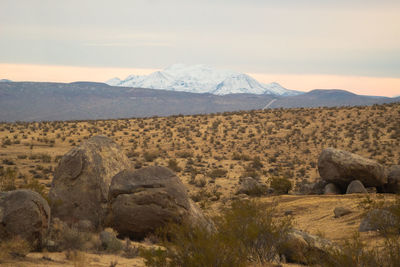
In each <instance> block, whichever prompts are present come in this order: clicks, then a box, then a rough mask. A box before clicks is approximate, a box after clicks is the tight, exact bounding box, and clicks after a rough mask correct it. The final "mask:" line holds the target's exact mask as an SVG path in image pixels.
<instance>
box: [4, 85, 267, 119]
mask: <svg viewBox="0 0 400 267" xmlns="http://www.w3.org/2000/svg"><path fill="white" fill-rule="evenodd" d="M272 99H273V97H272V96H270V95H263V96H261V95H260V96H258V95H244V94H243V95H228V96H216V95H211V94H195V93H187V92H173V91H166V90H155V89H143V88H128V87H114V86H109V85H107V84H103V83H87V82H83V83H82V82H78V83H70V84H67V83H35V82H4V83H0V121H17V120H19V121H35V120H36V121H39V120H86V119H113V118H127V117H148V116H167V115H174V114H184V115H189V114H203V113H215V112H224V111H235V110H250V109H261V108H262V107H263V106H264V105H265V103H266V102H269V101H271V100H272Z"/></svg>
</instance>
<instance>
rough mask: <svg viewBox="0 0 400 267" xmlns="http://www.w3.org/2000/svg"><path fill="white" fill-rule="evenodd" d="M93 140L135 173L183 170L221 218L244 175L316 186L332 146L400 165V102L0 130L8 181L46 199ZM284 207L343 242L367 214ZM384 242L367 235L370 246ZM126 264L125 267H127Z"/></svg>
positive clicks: (328, 205) (302, 223)
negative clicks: (66, 159) (69, 157)
mask: <svg viewBox="0 0 400 267" xmlns="http://www.w3.org/2000/svg"><path fill="white" fill-rule="evenodd" d="M94 135H105V136H108V137H110V138H111V139H113V140H114V141H116V142H117V143H118V144H120V146H121V147H122V149H123V150H124V151H125V152H126V153H127V155H128V157H129V158H130V159H131V160H132V165H133V166H135V167H137V168H138V167H142V166H148V165H154V164H158V165H163V166H170V167H171V168H173V169H175V171H176V172H177V173H178V176H179V177H180V178H181V179H182V181H183V182H184V184H185V185H186V186H187V187H188V189H189V193H190V195H192V196H194V197H195V198H197V199H198V201H199V204H200V205H201V206H202V207H203V208H206V210H207V212H210V213H215V212H219V209H220V207H221V206H223V205H226V204H227V203H229V202H230V201H231V200H232V199H234V198H237V196H235V192H236V190H237V187H238V182H239V179H240V177H246V176H253V177H255V178H258V179H259V180H260V181H261V182H264V183H268V182H269V181H270V180H271V178H272V177H282V178H287V179H289V180H290V181H291V182H292V184H293V188H294V190H296V184H298V183H301V182H303V181H313V180H314V179H316V178H317V177H318V176H319V174H318V171H317V159H318V156H319V154H320V152H321V151H322V149H324V148H326V147H336V148H339V149H344V150H347V151H351V152H354V153H357V154H359V155H362V156H364V157H368V158H372V159H375V160H377V161H379V162H381V163H383V164H385V165H391V164H400V104H399V103H396V104H387V105H378V106H367V107H344V108H312V109H287V110H282V109H275V110H265V111H249V112H230V113H228V112H227V113H223V114H211V115H198V116H171V117H152V118H144V119H135V118H133V119H120V120H97V121H69V122H33V123H1V124H0V176H1V175H3V174H4V173H5V172H6V170H7V168H10V170H13V172H15V177H16V179H15V185H16V186H17V187H24V186H25V187H31V188H36V189H37V190H41V191H42V193H43V194H46V192H47V191H48V190H49V187H50V183H51V179H52V176H53V172H54V169H55V167H56V166H57V162H58V160H59V159H60V157H61V156H62V155H63V154H65V153H66V152H67V151H68V150H70V149H71V148H72V147H74V146H76V145H79V144H80V143H81V142H83V141H84V140H85V139H87V138H89V137H90V136H94ZM13 175H14V174H13ZM34 181H35V182H34ZM37 182H38V183H37ZM38 184H41V185H44V186H45V187H44V188H43V187H40V186H38ZM7 186H10V185H8V184H7ZM11 187H12V185H11ZM374 197H376V196H374ZM384 197H385V198H386V197H387V198H390V197H391V196H390V195H387V196H384ZM262 199H263V200H264V201H272V198H270V197H262ZM277 199H278V204H279V205H278V209H280V210H281V216H285V215H284V213H285V211H288V210H290V211H291V213H292V214H293V217H294V220H295V224H296V225H297V228H300V229H302V230H305V231H308V232H310V233H312V234H319V235H324V236H325V237H326V238H329V239H332V240H334V241H338V242H342V241H343V240H345V239H346V238H349V237H351V235H352V234H353V233H354V231H355V230H356V229H357V228H358V225H359V222H360V220H361V215H362V212H363V211H362V209H361V208H360V207H358V202H359V200H360V198H359V196H345V195H343V196H290V195H289V196H280V197H278V198H277ZM336 206H345V207H347V208H350V209H351V210H352V211H353V213H351V214H349V215H346V216H344V217H341V218H337V219H335V218H333V209H334V208H335V207H336ZM377 238H378V237H377V236H376V235H374V234H369V233H362V234H361V239H362V240H364V241H367V242H373V241H374V240H377ZM133 260H136V259H133ZM90 261H91V260H90V259H89V260H88V262H90ZM101 261H102V260H101ZM111 261H113V260H110V261H109V262H108V263H107V264H108V265H107V266H109V264H110V262H111ZM118 262H119V264H118V265H121V262H122V260H121V259H120V258H119V259H118ZM38 266H40V265H38ZM94 266H96V265H94ZM98 266H103V265H98ZM133 266H135V265H133Z"/></svg>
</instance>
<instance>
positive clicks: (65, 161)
mask: <svg viewBox="0 0 400 267" xmlns="http://www.w3.org/2000/svg"><path fill="white" fill-rule="evenodd" d="M129 166H130V162H129V160H128V158H127V157H126V156H125V154H124V153H123V151H122V150H121V149H120V147H119V146H118V145H117V144H116V143H115V142H114V141H112V140H111V139H109V138H107V137H104V136H95V137H92V138H90V139H88V140H87V141H85V142H84V143H83V144H81V145H80V146H79V147H76V148H73V149H71V150H70V151H69V152H68V153H67V154H65V155H64V156H63V157H62V159H61V161H60V163H59V165H58V167H57V168H56V170H55V174H54V179H53V182H52V185H51V189H50V193H49V198H50V203H51V209H52V212H53V216H54V217H58V218H60V219H61V220H63V221H66V222H68V223H77V222H79V221H80V220H88V221H90V222H91V223H92V224H93V226H94V227H98V226H99V225H101V224H102V222H103V221H104V217H105V215H106V214H107V206H108V205H107V201H108V190H109V186H110V184H111V178H112V177H113V176H114V175H116V174H117V173H119V172H120V171H121V170H124V169H126V168H129Z"/></svg>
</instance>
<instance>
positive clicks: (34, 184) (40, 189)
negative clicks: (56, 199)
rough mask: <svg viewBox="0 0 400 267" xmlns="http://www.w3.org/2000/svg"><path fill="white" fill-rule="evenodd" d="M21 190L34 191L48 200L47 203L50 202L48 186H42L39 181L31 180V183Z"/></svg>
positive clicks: (23, 186)
mask: <svg viewBox="0 0 400 267" xmlns="http://www.w3.org/2000/svg"><path fill="white" fill-rule="evenodd" d="M20 188H23V189H29V190H32V191H34V192H37V193H39V194H40V195H41V196H42V197H43V198H44V199H46V200H47V201H48V200H49V199H48V196H47V190H46V186H45V185H44V184H41V183H40V182H39V181H38V180H35V179H30V180H29V182H27V183H25V184H24V185H22V186H21V187H20Z"/></svg>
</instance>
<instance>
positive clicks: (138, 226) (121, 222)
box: [108, 166, 206, 239]
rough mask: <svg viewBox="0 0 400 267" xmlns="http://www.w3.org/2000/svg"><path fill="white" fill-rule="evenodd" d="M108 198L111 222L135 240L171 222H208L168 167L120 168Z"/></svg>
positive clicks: (122, 232)
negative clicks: (121, 169) (122, 169)
mask: <svg viewBox="0 0 400 267" xmlns="http://www.w3.org/2000/svg"><path fill="white" fill-rule="evenodd" d="M109 201H110V213H109V216H108V221H109V225H110V226H111V227H112V228H114V229H115V230H116V231H117V232H118V233H119V234H120V235H121V236H127V237H130V238H133V239H142V238H144V237H145V236H146V235H147V234H149V233H152V232H154V231H155V230H156V229H157V228H159V227H162V226H164V225H166V224H167V223H169V222H175V223H180V222H182V221H183V220H186V219H187V220H190V221H192V222H193V223H206V220H205V218H204V216H203V214H202V213H201V211H200V210H199V209H198V208H197V207H196V205H195V204H194V203H193V202H192V201H191V200H190V199H189V197H188V194H187V192H186V188H185V186H184V185H183V184H182V182H181V180H180V179H179V178H178V177H177V176H176V175H175V173H173V172H172V171H171V170H169V169H167V168H165V167H160V166H152V167H147V168H142V169H139V170H134V169H129V170H124V171H121V172H120V173H118V174H117V175H115V176H114V178H113V179H112V183H111V186H110V192H109Z"/></svg>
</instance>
